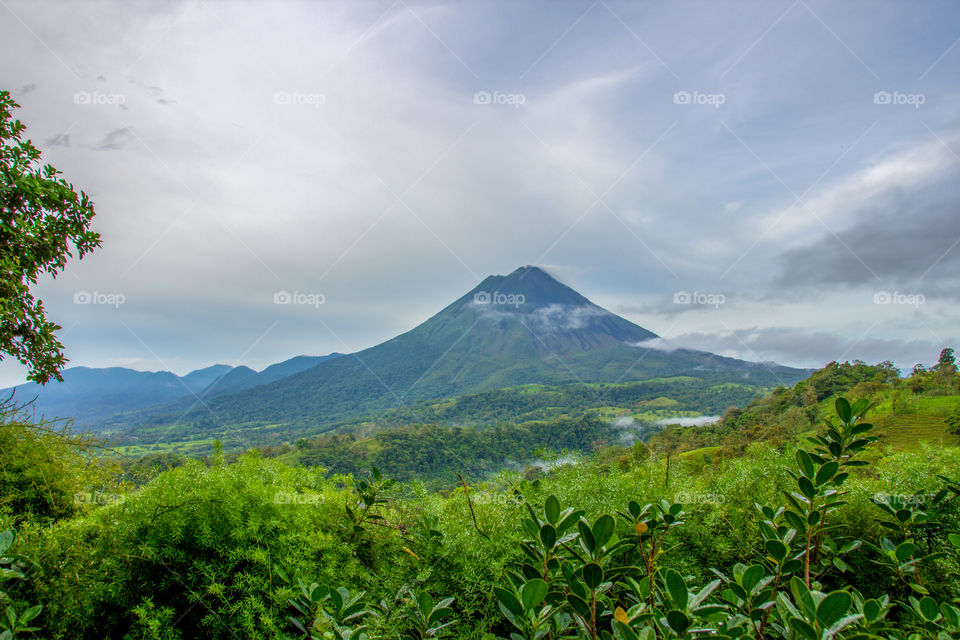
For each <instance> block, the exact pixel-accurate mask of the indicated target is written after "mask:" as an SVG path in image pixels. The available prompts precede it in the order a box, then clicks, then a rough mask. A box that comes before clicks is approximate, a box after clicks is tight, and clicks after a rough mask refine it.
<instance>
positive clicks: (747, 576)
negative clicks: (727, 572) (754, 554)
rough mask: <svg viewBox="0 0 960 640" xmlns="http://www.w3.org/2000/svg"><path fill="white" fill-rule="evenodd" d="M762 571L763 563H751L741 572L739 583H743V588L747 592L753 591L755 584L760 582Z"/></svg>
mask: <svg viewBox="0 0 960 640" xmlns="http://www.w3.org/2000/svg"><path fill="white" fill-rule="evenodd" d="M764 573H765V572H764V570H763V565H760V564H755V565H752V566H751V567H750V568H749V569H747V570H746V571H744V572H743V576H741V578H740V584H742V585H743V588H744V590H746V592H747V593H750V592H752V591H753V588H754V587H755V586H757V585H758V584H760V580H761V579H762V578H763V574H764Z"/></svg>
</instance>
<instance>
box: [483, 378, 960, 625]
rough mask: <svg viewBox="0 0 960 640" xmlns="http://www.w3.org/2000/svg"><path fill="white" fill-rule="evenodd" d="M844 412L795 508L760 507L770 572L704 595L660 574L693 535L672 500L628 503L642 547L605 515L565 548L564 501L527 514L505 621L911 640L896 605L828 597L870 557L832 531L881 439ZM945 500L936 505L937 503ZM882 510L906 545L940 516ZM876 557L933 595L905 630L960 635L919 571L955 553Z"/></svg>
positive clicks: (763, 564)
mask: <svg viewBox="0 0 960 640" xmlns="http://www.w3.org/2000/svg"><path fill="white" fill-rule="evenodd" d="M835 407H836V412H837V419H836V421H833V420H828V421H827V422H826V428H825V430H824V432H823V433H822V434H820V435H817V436H816V437H814V438H811V439H810V440H811V442H812V444H813V445H814V448H813V449H812V450H810V451H807V450H804V449H799V450H798V451H797V453H796V467H795V469H793V470H790V475H791V478H792V479H793V480H794V482H795V486H794V488H793V490H792V491H785V492H784V497H785V498H786V499H787V502H788V505H789V506H787V507H782V506H781V507H777V508H774V507H771V506H760V505H757V509H758V511H759V512H760V513H761V514H762V518H763V520H761V521H760V523H759V529H760V532H761V535H762V538H763V543H762V551H761V552H760V553H759V554H758V558H759V562H755V563H754V564H751V565H749V566H747V565H745V564H740V563H738V564H736V565H735V566H734V567H733V572H732V576H727V575H725V574H724V573H722V572H720V571H717V570H715V569H714V572H715V573H716V575H717V576H719V579H715V580H713V581H711V582H710V583H708V584H706V585H704V586H702V587H695V586H691V585H690V584H689V582H688V581H687V579H686V578H685V577H684V576H683V575H682V574H681V573H679V572H678V571H676V570H674V569H672V568H663V567H662V562H663V556H664V555H665V554H666V552H664V551H662V548H663V545H664V541H665V540H666V539H667V536H668V532H669V531H670V529H672V528H675V527H679V526H680V525H681V524H683V522H682V520H680V518H681V517H683V506H682V505H681V504H669V503H668V502H666V501H662V502H661V503H660V504H659V505H653V504H648V505H647V506H646V507H640V506H639V504H638V503H636V502H630V504H629V507H628V510H627V512H624V513H621V514H620V515H621V517H622V518H623V519H624V520H626V521H627V522H628V523H631V524H632V525H633V528H634V531H635V532H636V534H637V537H636V538H635V539H632V540H631V539H629V538H624V539H622V540H621V539H618V538H617V537H616V536H615V534H614V528H615V527H614V519H613V517H612V516H610V515H601V516H600V517H599V518H597V519H596V520H595V521H594V523H593V525H591V524H590V522H589V521H588V520H586V519H585V518H582V517H581V518H580V520H579V522H578V523H577V530H576V531H575V532H572V533H570V534H568V535H566V536H564V537H563V538H562V539H561V540H562V543H558V536H559V535H560V534H561V533H562V532H561V531H558V530H557V529H566V528H569V525H567V526H566V527H564V525H565V524H567V523H566V520H560V518H561V514H560V511H559V501H558V499H557V498H556V497H555V496H550V497H548V498H547V501H546V503H545V505H544V516H545V518H546V519H547V522H543V521H541V520H540V517H539V515H538V514H537V513H536V512H535V511H534V510H533V508H532V507H531V506H530V505H529V504H528V505H527V508H528V510H529V512H530V515H531V518H530V519H525V520H524V521H523V525H524V528H525V530H526V531H527V534H528V535H529V536H530V538H531V540H525V541H524V542H523V543H522V544H521V549H522V550H523V551H524V552H525V555H527V556H528V557H529V558H530V559H532V560H533V564H531V563H529V562H526V561H524V562H523V563H521V565H520V569H521V571H520V573H512V574H510V576H509V578H510V579H509V581H508V582H506V583H504V584H502V585H501V586H498V587H495V589H494V591H495V594H496V596H497V599H498V601H499V605H500V609H501V611H502V613H503V615H504V616H505V618H506V619H507V621H508V622H509V623H510V624H511V625H512V626H513V627H514V628H515V629H516V631H515V632H513V633H511V638H513V639H514V640H520V639H523V638H542V637H544V636H546V635H548V634H550V635H552V636H554V637H577V638H589V639H591V640H596V639H598V638H604V639H606V638H611V637H616V638H617V639H618V640H636V639H638V638H645V639H649V640H652V639H653V638H661V637H663V638H693V637H698V636H700V635H703V634H706V635H709V636H711V637H720V638H758V639H759V638H783V639H785V640H786V639H791V640H793V639H796V638H806V639H809V640H826V639H828V638H830V639H832V638H851V639H852V638H857V639H859V638H871V637H887V638H905V637H907V635H909V634H903V633H901V631H900V630H899V628H898V626H895V625H893V624H891V623H890V622H888V616H889V615H890V614H891V613H892V611H893V610H894V606H893V605H892V604H891V599H890V598H889V596H886V595H884V596H881V597H880V598H874V599H866V598H864V597H863V596H862V595H861V594H860V592H858V591H857V590H856V589H853V588H850V587H844V588H839V589H834V590H826V589H824V586H823V585H824V584H825V581H826V580H827V578H828V577H829V575H830V573H831V572H833V571H840V572H846V571H849V570H850V567H849V566H848V565H847V564H846V562H845V561H844V560H843V559H842V558H843V557H844V556H846V555H847V554H850V553H852V552H854V551H856V550H857V549H860V548H861V547H862V546H863V541H862V540H860V539H851V540H848V541H844V543H843V544H842V546H840V544H841V540H840V539H839V538H834V537H832V536H831V535H830V534H829V533H828V531H829V530H830V529H835V528H836V527H829V526H827V524H826V522H827V520H828V516H835V515H836V512H837V511H838V510H840V509H841V508H842V507H843V506H844V505H845V504H846V502H845V501H844V500H843V499H842V498H843V496H844V491H843V489H842V487H843V485H844V483H845V481H846V480H847V479H848V478H849V476H850V473H852V472H853V471H854V470H855V469H856V468H857V467H860V466H863V465H864V464H866V463H865V462H864V461H862V460H858V459H855V456H857V455H858V454H860V453H862V452H863V451H864V450H865V449H866V447H867V445H869V444H870V442H872V441H873V438H872V437H871V436H869V435H867V434H868V433H869V432H870V431H871V430H872V429H873V426H872V425H871V424H869V423H866V422H864V421H863V417H864V414H865V413H866V411H867V410H868V408H869V403H868V401H866V400H863V399H861V400H859V401H857V402H855V403H853V404H852V405H851V404H850V403H849V402H848V401H847V400H846V399H845V398H842V397H841V398H838V399H837V401H836V403H835ZM953 488H954V489H956V487H953ZM947 493H949V490H945V491H944V492H941V493H940V494H938V496H937V498H938V501H941V502H942V500H943V499H944V497H945V496H946V495H947ZM875 502H877V504H879V505H880V506H881V507H884V506H885V507H886V508H885V511H887V512H888V513H891V514H892V515H894V517H895V518H896V520H897V522H898V524H897V525H896V526H895V527H894V528H895V529H898V530H899V531H900V532H901V534H902V536H903V537H905V536H906V535H907V534H908V533H909V532H910V525H913V526H921V525H929V524H930V523H931V522H932V521H933V518H932V517H931V516H930V515H929V514H926V513H921V512H914V511H912V510H911V509H904V508H900V509H897V508H895V507H902V506H903V505H901V504H895V505H893V506H891V504H890V503H889V502H886V503H881V502H880V501H875ZM563 513H564V514H567V515H566V517H567V518H569V519H573V518H575V517H576V516H577V515H578V513H579V512H576V511H573V509H571V508H568V509H567V510H566V511H564V512H563ZM538 524H540V526H541V528H540V530H539V532H538V530H537V525H538ZM555 524H557V525H558V526H557V527H554V525H555ZM950 543H952V544H956V543H960V535H958V534H951V537H950ZM558 544H559V547H558V546H557V545H558ZM871 546H872V545H871ZM576 547H579V549H577V548H576ZM875 549H876V551H877V552H878V558H879V559H878V560H877V561H878V562H881V563H889V564H890V565H891V567H892V569H893V570H894V571H895V572H896V573H897V575H898V576H899V577H901V578H902V579H905V580H906V581H907V582H908V583H909V585H910V587H911V589H913V591H914V592H916V593H918V594H921V596H922V597H921V598H920V599H918V598H917V597H915V596H912V595H911V596H910V597H909V603H910V606H909V608H908V609H906V611H903V610H902V609H904V607H903V606H901V607H900V610H898V611H897V614H898V615H901V616H903V620H902V621H901V625H902V624H903V622H904V621H906V623H907V624H908V625H909V626H910V627H911V628H912V629H915V630H916V631H918V632H920V633H921V634H923V635H927V634H929V635H930V637H938V638H951V637H957V634H960V609H957V608H956V607H955V606H954V605H953V604H951V603H950V602H948V601H940V602H938V601H937V600H936V599H934V598H933V597H931V596H930V595H928V594H929V593H930V592H929V591H928V590H927V589H926V588H924V587H923V586H921V585H920V581H919V569H918V566H919V565H920V564H921V563H930V562H932V561H933V560H936V559H939V558H941V557H945V556H946V554H930V555H927V556H925V557H922V558H921V557H916V556H915V552H916V545H915V544H914V542H913V541H912V540H909V539H904V540H903V541H902V542H900V543H899V544H895V543H893V542H891V541H890V540H889V539H887V538H881V547H875ZM638 559H639V560H640V561H641V562H637V560H638ZM541 562H542V567H543V568H542V571H540V572H539V573H538V568H539V566H540V563H541ZM521 574H522V575H521ZM721 585H724V587H723V588H722V589H720V586H721ZM911 617H912V619H911ZM881 633H882V634H884V635H883V636H881V635H880V634H881ZM923 635H921V636H917V637H923ZM911 637H913V636H911Z"/></svg>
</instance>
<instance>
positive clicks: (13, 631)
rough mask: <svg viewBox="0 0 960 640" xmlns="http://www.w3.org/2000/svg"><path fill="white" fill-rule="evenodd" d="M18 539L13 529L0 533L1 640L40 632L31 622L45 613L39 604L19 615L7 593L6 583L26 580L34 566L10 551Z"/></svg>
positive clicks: (26, 559) (29, 561)
mask: <svg viewBox="0 0 960 640" xmlns="http://www.w3.org/2000/svg"><path fill="white" fill-rule="evenodd" d="M16 537H17V536H16V532H15V531H13V530H12V529H11V530H7V531H3V532H0V587H2V588H3V589H4V590H0V606H3V607H4V608H3V614H2V615H0V630H2V631H0V640H9V639H11V638H16V637H17V636H18V635H19V636H22V635H24V634H29V633H32V632H34V631H39V627H33V626H31V622H32V621H33V620H34V619H35V618H36V617H37V616H39V615H40V612H41V611H43V605H40V604H37V605H33V606H28V607H27V608H25V609H24V610H23V611H21V612H20V613H18V612H17V606H16V603H15V602H14V600H13V598H11V597H10V596H9V595H8V594H7V592H6V591H5V589H6V586H5V584H4V583H6V582H10V581H18V580H24V579H26V577H27V572H28V571H29V569H30V568H31V567H30V565H31V564H32V561H31V560H30V559H29V558H26V557H25V556H22V555H20V554H15V553H13V552H11V551H10V549H11V547H12V546H13V543H14V541H15V540H16Z"/></svg>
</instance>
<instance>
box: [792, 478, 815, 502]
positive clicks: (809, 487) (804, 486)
mask: <svg viewBox="0 0 960 640" xmlns="http://www.w3.org/2000/svg"><path fill="white" fill-rule="evenodd" d="M797 486H798V487H800V492H801V493H803V495H805V496H806V497H807V499H808V500H813V497H814V496H815V495H817V490H816V489H815V488H814V486H813V483H812V482H810V480H809V479H807V478H806V477H804V476H800V477H799V478H797Z"/></svg>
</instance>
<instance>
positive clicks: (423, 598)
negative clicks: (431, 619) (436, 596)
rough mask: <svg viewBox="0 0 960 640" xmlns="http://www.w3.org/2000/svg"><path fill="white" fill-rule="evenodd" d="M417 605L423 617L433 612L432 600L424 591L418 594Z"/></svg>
mask: <svg viewBox="0 0 960 640" xmlns="http://www.w3.org/2000/svg"><path fill="white" fill-rule="evenodd" d="M417 604H418V605H419V607H420V613H422V614H423V615H424V616H428V615H430V612H431V611H433V598H431V597H430V594H429V593H427V592H426V591H423V592H421V593H420V596H419V597H418V598H417Z"/></svg>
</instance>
